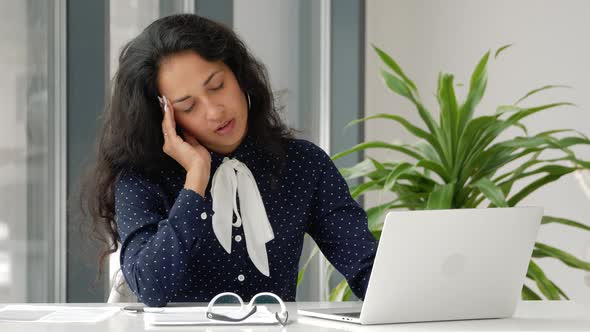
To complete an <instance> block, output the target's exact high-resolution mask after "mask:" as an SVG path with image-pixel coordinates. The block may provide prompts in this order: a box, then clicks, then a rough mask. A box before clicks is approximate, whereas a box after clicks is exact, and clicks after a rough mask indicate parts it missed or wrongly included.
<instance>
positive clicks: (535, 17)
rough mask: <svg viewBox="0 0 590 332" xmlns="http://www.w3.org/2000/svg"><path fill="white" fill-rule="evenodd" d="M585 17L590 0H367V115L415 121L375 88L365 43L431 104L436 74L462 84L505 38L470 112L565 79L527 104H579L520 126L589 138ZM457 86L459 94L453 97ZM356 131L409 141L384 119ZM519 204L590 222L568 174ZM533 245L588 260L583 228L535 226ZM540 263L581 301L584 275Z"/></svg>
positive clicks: (585, 292) (588, 292) (589, 51)
mask: <svg viewBox="0 0 590 332" xmlns="http://www.w3.org/2000/svg"><path fill="white" fill-rule="evenodd" d="M589 13H590V1H584V0H579V1H573V0H569V1H540V0H520V1H508V0H494V1H473V0H446V1H428V0H391V1H377V0H367V10H366V15H367V16H366V22H367V32H366V42H367V48H366V49H367V51H366V52H367V54H366V95H365V96H366V97H365V100H366V101H365V110H366V113H367V115H370V114H375V113H381V112H392V113H395V114H401V115H403V116H406V117H407V118H408V119H411V120H412V121H413V122H414V123H421V122H420V119H419V117H418V115H417V114H416V112H415V110H414V109H413V108H412V107H410V104H409V103H408V102H406V101H405V100H404V99H403V98H402V97H399V96H396V95H394V94H393V93H392V92H390V91H389V90H388V89H387V88H386V87H385V86H384V85H383V84H382V81H381V80H380V78H379V75H378V68H381V67H382V66H381V64H380V61H379V59H378V57H377V56H376V55H375V53H374V52H373V51H372V49H370V43H374V44H376V45H378V46H379V47H380V48H382V49H384V50H385V51H386V52H388V53H389V54H390V55H392V56H393V57H394V58H395V59H396V60H397V61H398V63H399V64H400V65H401V66H402V68H403V69H404V71H405V72H406V74H407V75H408V76H409V77H410V78H412V79H413V80H414V82H415V83H416V84H417V86H418V89H419V90H420V91H421V95H422V96H423V98H424V99H425V101H426V103H427V105H429V106H430V108H431V109H436V107H435V106H436V102H435V100H434V97H433V95H434V94H435V92H436V78H437V75H438V72H439V70H443V71H446V72H452V73H454V74H455V77H456V81H460V82H462V83H466V85H468V83H469V77H470V74H471V71H472V70H473V67H474V66H475V65H476V63H477V61H478V60H479V59H480V57H481V56H482V55H483V54H484V53H485V52H486V51H487V50H488V49H497V48H498V47H500V46H502V45H504V44H508V43H514V44H515V45H514V46H513V47H512V48H511V49H509V50H507V51H506V52H505V53H504V54H503V56H501V58H500V59H499V60H498V61H492V63H491V66H490V68H489V81H488V90H487V93H486V96H485V97H484V100H483V102H482V104H481V105H480V107H479V110H478V111H477V112H478V113H476V114H480V115H481V114H484V113H486V114H488V113H491V112H493V111H494V110H495V107H496V106H497V105H500V104H510V103H512V102H514V101H515V100H517V99H518V98H519V97H521V96H522V95H524V93H526V92H528V91H530V90H532V89H533V88H537V87H540V86H543V85H546V84H567V85H571V86H573V87H574V88H575V89H574V90H561V89H560V90H553V91H547V93H545V94H543V95H542V96H538V97H536V98H532V99H531V100H530V103H531V104H535V105H536V104H541V103H546V102H552V101H562V100H567V101H572V102H574V103H576V104H578V105H579V108H578V109H572V108H563V109H559V110H558V109H556V110H554V111H548V112H547V113H545V114H539V115H538V116H533V117H531V118H529V119H528V121H525V124H526V125H527V126H528V127H529V131H530V132H531V133H533V134H534V133H536V132H539V131H542V130H549V129H557V128H573V129H577V130H580V131H581V132H583V133H585V134H587V135H590V93H589V91H590V79H589V76H588V74H590V61H589V59H590V41H589V39H588V37H589V35H590V34H589V32H590V20H588V14H589ZM463 89H465V88H463ZM463 92H464V91H461V90H459V92H458V96H459V98H461V99H460V100H462V98H463V96H464V93H463ZM365 133H366V140H376V139H379V140H395V139H398V140H402V141H406V142H408V143H412V141H411V140H410V138H411V136H408V135H407V134H406V133H405V132H404V131H403V129H401V128H400V127H398V126H395V125H392V124H391V123H386V122H383V121H381V122H367V123H366V125H365ZM576 151H577V152H578V153H579V156H580V157H582V159H586V160H589V159H590V151H589V149H588V148H586V149H577V150H576ZM367 155H368V156H372V157H375V158H377V159H378V160H383V159H386V158H394V159H399V158H400V156H399V155H397V154H392V153H390V154H387V153H385V152H383V151H371V152H369V153H368V154H367ZM377 199H378V197H377V195H374V194H373V195H368V196H367V199H366V204H367V205H366V206H372V205H374V204H375V203H376V201H377ZM521 205H541V206H544V207H545V211H546V214H550V215H556V216H561V217H565V218H570V219H574V220H577V221H580V222H584V223H586V224H588V225H590V201H589V199H588V198H587V197H586V196H585V195H584V192H583V190H582V189H581V187H580V185H579V184H578V183H577V181H576V179H575V177H574V176H567V177H565V178H562V180H561V181H560V182H558V183H554V184H551V185H549V186H547V187H546V188H543V189H542V190H539V191H538V192H536V193H534V194H532V195H531V196H530V197H529V198H528V199H526V200H525V201H523V202H522V204H521ZM539 241H542V242H545V243H548V244H550V245H554V246H556V247H558V248H561V249H563V250H566V251H568V252H570V253H572V254H574V255H576V256H578V257H585V258H586V259H587V260H590V254H588V253H587V250H590V233H588V232H583V231H581V230H575V229H571V228H566V227H562V226H557V225H547V226H543V227H542V228H541V231H540V234H539ZM499 245H501V244H499ZM539 262H540V265H541V267H542V268H544V269H545V271H546V273H547V274H548V276H549V277H550V278H551V279H553V280H554V281H555V282H556V283H557V284H558V285H559V286H560V287H562V289H563V290H564V291H565V292H566V293H567V294H568V295H569V296H570V298H572V299H575V300H577V301H580V302H584V303H590V286H589V285H586V284H585V283H584V277H585V273H584V272H582V271H579V270H574V269H572V268H569V267H566V266H565V265H563V264H561V263H560V262H557V261H554V260H547V259H545V260H540V261H539Z"/></svg>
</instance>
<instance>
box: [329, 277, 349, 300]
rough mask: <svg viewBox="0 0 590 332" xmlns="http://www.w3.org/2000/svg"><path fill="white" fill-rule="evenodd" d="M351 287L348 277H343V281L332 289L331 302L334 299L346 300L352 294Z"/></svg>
mask: <svg viewBox="0 0 590 332" xmlns="http://www.w3.org/2000/svg"><path fill="white" fill-rule="evenodd" d="M351 293H352V292H351V290H350V287H348V283H347V282H346V279H343V280H342V281H341V282H339V283H338V285H336V286H335V287H334V288H333V289H332V291H331V292H330V298H329V300H330V302H334V301H346V300H347V299H348V298H349V297H350V295H351Z"/></svg>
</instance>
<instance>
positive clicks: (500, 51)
mask: <svg viewBox="0 0 590 332" xmlns="http://www.w3.org/2000/svg"><path fill="white" fill-rule="evenodd" d="M510 46H512V44H508V45H504V46H502V47H500V48H499V49H498V50H497V51H496V53H495V54H494V59H497V58H498V56H499V55H500V53H502V52H503V51H504V50H506V49H507V48H509V47H510Z"/></svg>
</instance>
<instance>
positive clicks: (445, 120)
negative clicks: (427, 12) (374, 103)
mask: <svg viewBox="0 0 590 332" xmlns="http://www.w3.org/2000/svg"><path fill="white" fill-rule="evenodd" d="M509 46H510V45H506V46H503V47H501V48H499V49H498V50H497V51H496V52H495V54H494V58H497V57H498V55H499V54H500V53H501V52H502V51H504V50H506V49H507V48H508V47H509ZM373 49H374V50H375V51H376V52H377V55H378V56H379V58H380V59H381V60H382V62H383V64H384V65H385V66H386V68H387V69H382V70H381V76H382V77H383V80H384V82H385V85H386V86H387V87H388V88H389V89H390V90H391V91H393V92H394V93H395V94H397V95H400V96H402V97H404V98H406V99H407V100H409V102H410V104H411V105H412V107H413V108H415V109H416V111H417V112H418V114H419V116H420V118H421V119H422V122H423V124H422V125H418V124H413V123H411V122H410V121H408V120H407V119H405V118H403V117H402V116H399V115H396V114H393V113H382V114H376V115H373V116H369V117H365V118H362V119H358V120H355V121H353V122H351V123H350V124H349V125H348V126H352V125H356V124H359V123H361V122H364V121H368V120H382V121H392V122H393V123H397V125H400V126H401V127H403V128H404V129H405V130H407V131H408V132H409V133H411V134H412V135H413V136H415V137H416V138H417V143H415V144H396V143H391V142H383V141H370V142H363V143H361V144H358V145H356V146H354V147H352V148H351V149H349V150H346V151H343V152H340V153H338V154H336V155H334V156H333V157H332V159H333V160H336V159H338V158H341V157H343V156H345V155H348V154H350V153H354V152H357V151H361V150H366V149H374V148H381V149H390V150H395V151H399V152H401V153H403V154H404V155H406V156H408V157H409V158H410V159H411V160H412V161H411V162H406V161H378V160H375V159H373V158H367V159H366V160H364V161H362V162H360V163H358V164H356V165H354V166H353V167H350V168H343V169H341V173H342V174H343V176H344V177H345V178H346V179H347V180H351V179H357V178H362V179H366V181H365V182H364V183H362V184H360V185H357V186H355V187H352V188H351V194H352V196H353V197H354V198H358V197H360V196H361V195H363V194H365V193H367V192H368V191H374V190H383V191H390V192H393V194H394V199H393V200H391V201H388V202H385V203H383V202H381V204H379V205H377V206H373V207H370V208H368V209H367V210H366V212H367V215H368V219H369V228H370V230H371V232H372V233H373V235H374V236H375V237H376V238H377V239H379V237H380V234H381V229H382V226H383V219H384V214H385V213H386V212H387V211H388V210H389V209H410V210H421V209H460V208H476V207H485V206H487V207H513V206H515V205H517V204H518V203H519V202H520V201H522V199H524V198H525V197H527V196H528V195H529V194H531V193H532V192H534V191H536V190H537V189H539V188H541V187H543V186H545V185H547V184H549V183H552V182H554V181H557V180H559V179H560V178H561V177H562V176H564V175H566V174H569V173H572V172H574V171H576V170H580V169H588V168H590V162H588V161H584V160H580V159H578V157H577V156H576V154H575V153H574V152H573V151H572V150H571V149H570V148H571V147H572V146H574V145H579V144H590V140H589V139H588V137H586V136H585V135H583V134H582V133H579V132H577V131H574V130H568V129H550V130H547V131H544V132H540V133H537V134H534V135H531V134H529V133H528V130H527V127H526V126H525V125H524V124H523V120H525V119H526V118H527V117H529V116H532V115H534V114H536V113H539V112H541V111H545V110H550V109H555V108H557V107H562V106H568V105H573V104H571V103H569V102H555V103H550V104H545V105H538V106H530V107H529V106H523V105H522V103H523V102H524V101H525V100H526V99H527V98H528V97H530V96H531V95H534V94H536V93H539V92H542V91H544V90H548V89H553V88H558V87H565V86H561V85H547V86H543V87H540V88H538V89H534V90H532V91H530V92H528V93H526V94H525V95H524V96H523V97H522V98H520V99H519V100H517V101H516V102H515V103H513V104H509V105H501V106H499V107H497V110H496V112H495V114H492V115H482V116H477V117H476V116H475V110H476V108H477V106H478V104H479V102H480V101H481V99H482V97H483V95H484V93H485V90H486V85H487V66H488V61H489V60H490V54H491V53H490V51H488V52H487V53H486V54H485V55H484V56H483V57H482V58H481V60H480V61H479V63H478V64H477V66H476V67H475V70H474V71H473V74H472V75H471V81H470V84H469V87H468V89H469V90H468V92H467V95H466V98H465V100H464V101H462V102H460V101H459V100H457V98H456V96H455V86H456V84H455V82H454V77H453V75H452V74H449V73H440V74H439V77H438V88H437V93H436V98H437V100H438V106H439V117H438V120H435V115H434V114H433V113H431V112H430V111H429V110H428V109H427V108H426V106H425V105H424V103H423V101H422V99H421V97H420V95H419V93H418V89H417V88H416V85H415V84H414V82H412V80H411V79H410V78H409V77H408V76H406V74H404V72H403V71H402V69H401V68H400V66H399V65H398V64H397V63H396V61H395V60H394V59H393V58H392V57H391V56H389V55H388V54H386V53H385V52H384V51H382V50H381V49H379V48H378V47H376V46H373ZM510 128H517V129H518V130H519V132H520V130H521V131H522V135H518V136H516V137H512V138H509V139H505V140H501V139H500V138H499V135H500V134H501V133H504V132H505V131H506V130H508V129H510ZM549 150H554V151H557V152H558V153H559V154H560V156H559V157H551V158H547V157H545V155H546V153H545V152H548V151H549ZM553 153H554V152H553ZM508 164H510V165H509V167H506V166H507V165H508ZM515 183H519V187H520V189H518V190H515V186H514V185H515ZM521 184H522V186H521ZM548 223H557V224H561V225H564V226H568V227H576V228H578V229H580V230H583V231H590V227H589V226H587V225H584V224H582V223H579V222H576V221H572V220H568V219H564V218H559V217H555V216H544V217H543V220H542V224H548ZM544 258H550V259H557V260H560V261H561V262H563V263H564V264H565V265H567V266H569V267H571V268H576V269H583V270H586V271H590V263H589V262H586V261H583V260H581V259H579V258H577V257H575V256H574V255H571V254H569V253H567V252H565V251H563V250H561V249H558V248H555V247H553V246H550V245H548V244H545V243H540V242H537V243H536V244H535V247H534V251H533V256H532V259H531V261H530V265H529V267H528V272H527V278H529V279H531V280H532V281H534V283H535V284H536V285H537V287H538V292H537V291H534V290H532V289H531V288H529V287H527V286H526V285H523V289H522V298H523V299H525V300H540V299H542V298H543V297H544V298H546V299H549V300H559V299H567V298H568V297H567V295H566V294H565V293H564V292H563V291H562V290H561V289H560V288H559V287H558V286H557V285H556V284H555V283H554V282H553V281H552V280H551V279H550V278H549V276H547V275H546V274H545V273H544V271H543V270H542V269H541V268H540V267H539V266H538V265H537V263H536V261H537V260H539V259H544ZM331 272H333V268H330V269H329V270H328V274H331ZM539 292H540V294H539ZM351 295H352V292H351V291H350V289H349V288H348V285H347V284H346V280H343V281H342V282H340V283H339V284H338V285H337V286H336V287H334V288H333V289H332V290H331V294H330V300H346V299H348V298H349V297H350V296H351Z"/></svg>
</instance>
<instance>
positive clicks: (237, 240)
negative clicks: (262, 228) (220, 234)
mask: <svg viewBox="0 0 590 332" xmlns="http://www.w3.org/2000/svg"><path fill="white" fill-rule="evenodd" d="M234 239H235V240H236V242H240V241H242V236H241V235H236V237H235V238H234Z"/></svg>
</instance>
